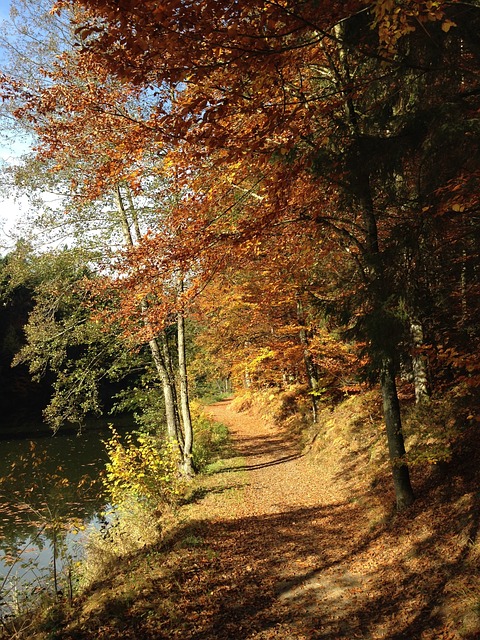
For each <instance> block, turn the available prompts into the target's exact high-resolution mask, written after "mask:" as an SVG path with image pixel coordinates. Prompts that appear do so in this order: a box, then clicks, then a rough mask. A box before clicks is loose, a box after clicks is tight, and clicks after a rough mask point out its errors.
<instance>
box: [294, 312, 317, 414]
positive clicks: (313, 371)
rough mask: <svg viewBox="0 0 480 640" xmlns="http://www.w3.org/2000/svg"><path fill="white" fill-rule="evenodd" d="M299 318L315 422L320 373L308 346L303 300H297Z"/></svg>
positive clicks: (300, 335)
mask: <svg viewBox="0 0 480 640" xmlns="http://www.w3.org/2000/svg"><path fill="white" fill-rule="evenodd" d="M297 319H298V323H299V325H300V331H299V337H300V343H301V344H302V346H303V361H304V363H305V370H306V372H307V378H308V385H309V387H310V392H311V393H310V395H311V399H312V416H313V422H314V423H316V422H317V418H318V398H317V395H316V394H317V392H318V375H317V366H316V364H315V362H314V361H313V358H312V354H311V353H310V350H309V348H308V335H307V329H306V327H305V316H304V313H303V305H302V302H301V300H297Z"/></svg>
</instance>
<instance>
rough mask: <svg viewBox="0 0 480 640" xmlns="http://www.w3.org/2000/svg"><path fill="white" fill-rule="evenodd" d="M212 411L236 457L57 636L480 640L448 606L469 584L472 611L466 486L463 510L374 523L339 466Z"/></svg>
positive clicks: (252, 421) (220, 407)
mask: <svg viewBox="0 0 480 640" xmlns="http://www.w3.org/2000/svg"><path fill="white" fill-rule="evenodd" d="M210 411H211V413H212V415H213V416H214V417H215V419H217V420H220V421H222V422H223V423H225V424H227V425H228V426H229V428H230V430H231V433H232V438H233V446H234V454H233V456H234V457H232V458H230V459H226V460H224V461H223V465H222V466H221V467H219V468H218V470H217V472H216V473H215V474H213V475H211V476H210V477H209V478H206V479H205V480H204V487H203V490H202V491H201V492H199V493H198V494H197V499H196V500H194V501H193V502H192V503H191V504H188V505H186V506H185V507H184V510H183V515H182V517H183V521H182V522H183V524H181V525H179V526H178V528H177V529H176V530H175V532H174V535H173V536H172V538H171V539H170V540H169V541H168V543H165V544H164V545H163V546H158V547H155V546H153V547H151V548H149V549H146V550H143V551H142V552H139V554H138V555H137V556H135V557H132V558H129V559H128V560H125V562H124V563H123V565H121V566H119V567H118V570H117V573H114V574H112V575H111V576H108V578H106V580H105V584H103V585H102V584H97V585H96V586H95V588H94V589H93V591H92V592H91V593H90V594H88V593H87V594H85V595H84V596H83V598H82V600H81V601H80V602H78V603H77V604H76V605H75V608H74V610H73V611H72V612H71V615H70V616H69V619H68V620H65V621H62V623H61V624H60V625H59V631H58V635H55V633H54V634H53V635H50V636H48V637H49V638H62V639H63V640H81V639H85V638H95V639H96V640H107V639H108V640H116V639H118V640H119V639H120V638H121V639H122V640H130V639H132V640H133V639H136V640H138V639H142V640H154V639H155V640H163V639H165V640H167V639H168V640H174V639H176V638H178V639H180V638H181V639H182V640H273V639H279V640H307V639H308V640H341V639H342V640H343V639H344V640H353V639H355V638H359V639H363V640H380V639H388V640H416V639H418V640H433V639H439V640H442V639H443V640H458V639H459V638H471V639H472V640H473V638H476V637H478V636H477V635H476V631H475V632H472V633H473V635H472V634H470V635H469V631H468V624H469V623H468V620H466V618H465V615H464V612H459V611H456V610H455V609H454V608H452V606H453V605H452V604H451V603H452V602H457V601H458V598H457V599H456V600H455V598H453V600H452V598H449V593H450V595H451V593H452V589H453V591H455V589H457V588H459V587H458V585H463V587H462V588H464V589H465V593H470V591H469V590H471V592H472V593H474V594H477V607H478V593H479V590H478V589H479V584H478V580H477V579H476V577H475V571H473V570H472V565H471V563H470V564H468V563H467V556H468V554H469V549H470V547H471V545H472V540H473V539H474V538H475V536H476V532H477V528H478V519H477V518H476V517H474V516H473V515H472V514H476V513H477V512H476V511H475V509H476V507H475V505H474V500H475V497H474V494H473V493H468V491H467V489H468V487H466V486H463V487H462V486H460V484H459V486H458V487H457V490H458V493H459V494H461V493H462V491H463V494H462V495H463V497H462V500H457V501H455V500H451V501H446V502H445V503H444V504H441V503H438V504H435V505H432V504H428V502H427V498H425V499H424V500H422V499H420V500H418V502H417V503H416V505H415V506H414V508H413V509H412V510H410V511H408V512H407V513H406V514H403V515H401V516H395V517H393V516H391V515H390V517H387V516H388V514H385V513H384V514H383V518H380V517H378V513H377V511H374V510H372V508H368V505H367V503H366V502H365V500H366V499H364V500H363V501H362V500H361V499H360V498H359V496H361V495H362V491H363V490H364V488H362V491H359V490H358V487H356V488H355V474H354V473H352V472H351V470H350V471H349V472H348V473H346V471H345V465H344V463H345V461H344V460H343V459H342V458H341V456H338V457H333V458H328V457H324V458H323V459H322V458H321V459H320V462H321V463H319V462H314V460H313V458H312V457H310V456H308V455H302V453H301V452H300V451H299V450H298V449H297V448H296V447H295V446H294V445H293V444H292V443H291V442H290V441H289V439H288V437H287V436H286V434H285V433H283V432H282V430H281V429H279V428H277V427H275V426H273V425H271V424H268V423H266V422H264V421H262V420H261V419H260V418H259V417H258V416H255V415H250V414H247V413H242V414H237V413H235V412H234V411H233V410H232V408H231V405H230V404H229V403H227V402H222V403H217V404H216V405H213V406H212V407H210ZM450 490H451V491H453V490H454V487H453V486H452V487H450ZM425 495H426V496H427V497H428V493H426V494H425ZM466 531H467V532H468V536H467V537H466V536H465V532H466ZM469 562H470V561H469ZM127 563H130V564H128V565H127ZM461 580H463V582H462V581H461ZM457 595H458V594H457ZM461 601H463V602H465V597H463V599H461ZM448 603H450V605H448ZM448 606H450V609H448ZM462 616H463V617H462ZM471 624H472V626H471V628H472V629H474V628H475V625H474V623H471ZM38 637H40V636H38ZM45 637H46V636H45Z"/></svg>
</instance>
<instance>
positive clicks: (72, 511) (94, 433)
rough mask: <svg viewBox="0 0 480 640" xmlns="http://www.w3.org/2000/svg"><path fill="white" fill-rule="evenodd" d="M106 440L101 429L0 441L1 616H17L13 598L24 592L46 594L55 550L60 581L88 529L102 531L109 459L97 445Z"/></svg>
mask: <svg viewBox="0 0 480 640" xmlns="http://www.w3.org/2000/svg"><path fill="white" fill-rule="evenodd" d="M109 435H110V432H109V431H108V429H106V428H104V429H85V430H84V431H83V432H82V433H81V434H79V435H76V434H71V433H68V434H64V433H62V432H61V431H59V432H58V433H57V434H56V435H55V436H52V435H46V436H43V437H36V438H34V439H22V440H3V441H0V447H1V450H2V456H1V461H0V476H1V477H2V478H5V476H8V477H9V479H8V480H7V481H5V480H4V481H3V483H2V487H1V503H0V554H1V555H0V589H1V591H0V594H1V602H0V605H1V606H2V609H1V611H2V613H5V609H6V608H7V610H11V611H12V612H14V608H15V603H13V604H12V599H13V600H14V599H15V598H16V597H17V595H18V592H19V590H20V591H21V590H22V589H23V590H25V585H27V586H28V588H31V589H32V590H38V589H41V588H44V587H45V586H46V585H47V584H49V585H50V588H51V584H52V575H53V574H52V570H53V555H54V548H55V550H56V555H57V558H58V560H57V562H56V568H57V570H58V572H59V574H60V573H61V572H62V568H64V569H65V567H66V565H67V564H68V565H73V563H74V562H75V560H76V559H78V558H79V557H80V556H81V553H82V542H83V540H84V537H85V526H86V527H87V528H88V527H89V526H95V527H99V526H100V525H101V523H102V520H101V517H100V516H99V514H100V513H101V511H102V509H103V508H104V506H105V498H104V496H103V495H102V491H101V482H100V481H99V477H100V474H101V472H102V470H103V468H104V465H105V462H106V460H107V456H106V453H105V449H104V445H103V443H102V440H105V439H107V438H108V437H109ZM12 465H14V466H13V468H12ZM66 521H68V522H69V523H70V525H69V526H65V525H64V523H65V522H66ZM19 588H20V589H19ZM26 590H28V589H26ZM5 602H6V603H8V604H7V605H5Z"/></svg>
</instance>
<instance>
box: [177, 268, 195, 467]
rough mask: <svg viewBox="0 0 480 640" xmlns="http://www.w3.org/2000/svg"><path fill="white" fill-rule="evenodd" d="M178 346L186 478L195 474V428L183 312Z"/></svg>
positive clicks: (179, 318) (178, 323)
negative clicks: (191, 408) (189, 392)
mask: <svg viewBox="0 0 480 640" xmlns="http://www.w3.org/2000/svg"><path fill="white" fill-rule="evenodd" d="M182 291H183V279H182V278H181V277H180V278H179V293H182ZM177 344H178V372H179V377H180V408H181V412H182V423H183V434H184V436H185V438H184V442H183V473H184V475H186V476H192V475H193V474H194V468H193V462H192V452H193V426H192V416H191V414H190V401H189V397H188V373H187V358H186V344H185V318H184V316H183V313H182V312H181V311H179V312H178V315H177Z"/></svg>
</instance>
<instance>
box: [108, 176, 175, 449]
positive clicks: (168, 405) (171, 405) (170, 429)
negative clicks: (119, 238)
mask: <svg viewBox="0 0 480 640" xmlns="http://www.w3.org/2000/svg"><path fill="white" fill-rule="evenodd" d="M115 196H116V200H117V209H118V214H119V217H120V223H121V226H122V232H123V238H124V241H125V244H126V245H127V247H133V246H134V245H135V240H134V237H133V235H132V231H131V228H130V223H129V220H128V216H127V212H126V210H125V206H124V204H123V197H122V192H121V190H120V185H117V187H116V190H115ZM130 210H131V213H132V217H133V223H134V229H135V233H136V234H137V237H136V239H137V240H138V239H139V236H138V234H140V228H139V224H138V218H137V216H136V212H135V208H134V206H133V201H132V200H131V198H130ZM142 311H144V312H146V311H147V305H146V303H143V304H142ZM145 323H146V325H147V326H148V320H147V319H145ZM148 346H149V348H150V353H151V354H152V360H153V363H154V365H155V368H156V370H157V373H158V376H159V378H160V380H161V383H162V391H163V397H164V400H165V418H166V422H167V435H168V438H169V439H170V440H174V441H177V442H178V432H179V423H178V411H177V408H176V393H175V386H174V384H172V379H171V373H170V372H169V368H168V360H166V359H165V357H164V354H163V355H162V351H161V350H160V347H159V344H158V340H157V338H155V337H154V338H152V339H151V340H150V341H149V343H148Z"/></svg>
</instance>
